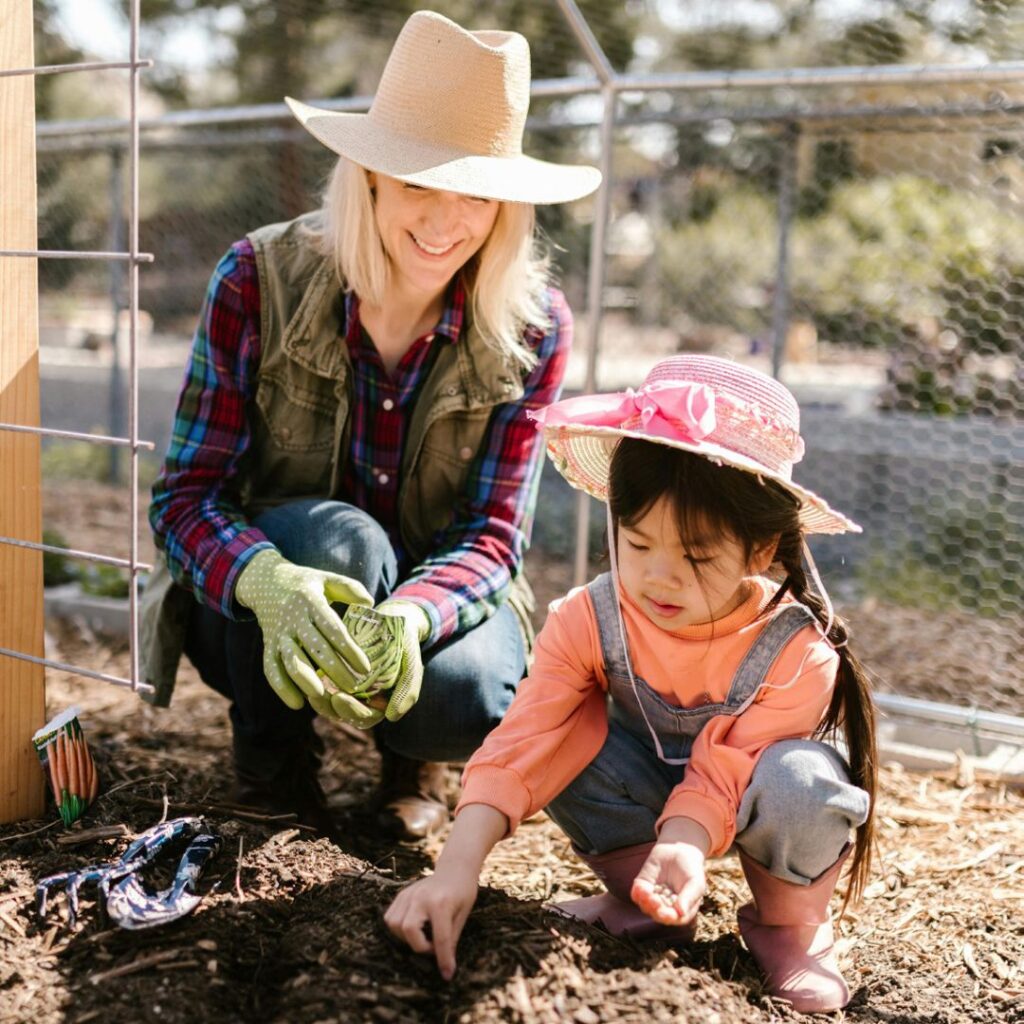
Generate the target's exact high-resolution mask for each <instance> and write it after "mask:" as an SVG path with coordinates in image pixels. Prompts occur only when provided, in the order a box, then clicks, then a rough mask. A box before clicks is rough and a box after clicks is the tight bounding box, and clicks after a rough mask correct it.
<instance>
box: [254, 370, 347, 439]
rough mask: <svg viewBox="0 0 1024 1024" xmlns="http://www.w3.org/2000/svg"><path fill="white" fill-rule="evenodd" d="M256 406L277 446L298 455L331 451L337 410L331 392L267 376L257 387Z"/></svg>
mask: <svg viewBox="0 0 1024 1024" xmlns="http://www.w3.org/2000/svg"><path fill="white" fill-rule="evenodd" d="M256 405H257V407H258V408H259V410H260V414H261V416H262V417H263V422H264V425H265V427H266V433H267V437H268V438H269V440H270V442H271V443H272V444H273V446H274V447H275V448H278V449H280V450H281V451H284V452H293V453H296V454H301V453H303V452H310V453H312V452H327V451H330V448H331V445H332V444H333V442H334V418H335V414H336V412H337V401H336V399H335V398H334V395H333V393H332V392H331V391H329V390H328V391H325V392H324V393H319V392H317V391H311V390H309V389H307V388H303V387H300V386H297V385H295V384H290V383H285V382H284V381H279V380H277V379H275V378H272V377H264V378H262V379H261V380H260V382H259V385H258V387H257V389H256Z"/></svg>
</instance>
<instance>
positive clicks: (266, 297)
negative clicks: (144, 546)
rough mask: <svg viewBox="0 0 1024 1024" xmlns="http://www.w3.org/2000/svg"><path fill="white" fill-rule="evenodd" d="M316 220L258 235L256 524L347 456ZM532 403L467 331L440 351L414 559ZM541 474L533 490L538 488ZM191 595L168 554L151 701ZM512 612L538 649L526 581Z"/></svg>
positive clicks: (331, 478)
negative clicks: (497, 434)
mask: <svg viewBox="0 0 1024 1024" xmlns="http://www.w3.org/2000/svg"><path fill="white" fill-rule="evenodd" d="M317 218H318V214H315V213H314V214H306V215H304V216H302V217H299V218H297V219H296V220H293V221H289V222H287V223H283V224H271V225H269V226H268V227H264V228H260V229H259V230H257V231H254V232H253V233H252V234H250V235H249V240H250V242H251V243H252V245H253V249H254V251H255V254H256V265H257V268H258V273H259V286H260V312H261V324H260V332H261V339H260V353H261V354H260V367H259V371H258V376H257V381H256V392H255V408H250V410H249V417H248V419H249V426H250V429H251V441H250V446H249V449H248V451H247V452H246V455H245V457H244V458H243V460H242V463H241V469H240V472H241V480H240V494H241V503H242V508H243V510H244V512H245V514H246V515H247V517H250V518H251V517H252V516H255V515H257V514H258V513H259V512H262V511H263V510H264V509H267V508H271V507H273V506H276V505H281V504H283V503H285V502H290V501H297V500H300V499H302V498H311V497H325V496H326V497H332V496H335V495H336V494H337V492H338V488H339V485H340V481H341V478H342V475H343V473H344V468H345V461H344V460H345V458H346V456H347V453H348V448H349V407H350V405H351V402H352V390H353V385H352V374H351V369H352V367H351V363H350V361H349V352H348V346H347V344H346V343H345V338H344V336H343V334H342V330H343V327H344V323H345V310H344V303H345V297H344V292H343V291H342V289H341V288H340V287H339V286H338V281H337V277H336V276H335V271H334V267H333V265H332V263H331V261H330V259H328V258H325V257H324V256H322V255H320V253H319V252H318V251H317V248H316V246H315V243H314V240H313V238H312V236H311V231H310V229H311V228H312V229H315V228H316V227H317V226H318V224H319V221H318V220H317ZM522 395H523V374H522V372H521V371H520V370H519V369H518V367H517V366H516V365H515V363H514V362H513V361H512V359H511V358H510V357H506V356H504V355H502V354H500V353H498V352H497V351H496V350H495V349H494V348H492V347H491V346H490V345H488V344H487V343H486V342H485V340H484V338H483V336H482V335H481V334H480V332H479V331H478V330H476V328H475V327H474V326H473V324H472V323H470V322H468V317H467V323H466V326H464V328H463V334H462V336H461V338H460V339H459V341H458V342H457V343H456V344H445V345H442V346H441V347H440V349H439V351H438V353H437V356H436V359H435V361H434V365H433V368H432V369H431V370H430V372H429V374H428V375H427V379H426V380H425V381H424V382H423V384H422V386H421V391H420V394H419V396H418V397H417V399H416V405H415V408H414V409H413V413H412V417H411V419H410V421H409V426H408V432H407V435H406V440H405V449H404V452H403V455H402V468H401V482H400V485H399V490H398V527H399V532H400V535H401V538H402V543H403V545H404V546H405V548H406V550H407V551H408V552H409V554H410V556H411V557H412V559H413V560H414V561H416V562H420V561H422V560H423V559H424V558H425V557H426V556H427V555H428V554H429V553H430V542H431V539H432V538H433V536H434V535H435V534H436V533H437V532H438V531H439V530H442V529H444V528H445V527H447V526H448V525H449V524H450V522H451V515H452V509H453V508H454V507H455V506H456V504H457V501H458V498H459V496H460V495H461V493H462V489H463V486H464V484H465V482H466V477H467V475H468V473H469V468H470V465H471V463H472V461H473V459H474V458H475V456H476V454H477V452H478V450H479V449H480V447H481V446H482V444H483V443H484V438H485V434H486V431H487V424H488V422H489V421H490V417H491V413H492V411H493V409H494V407H495V406H496V405H499V404H501V403H503V402H510V401H516V400H517V399H519V398H521V397H522ZM538 478H539V467H538V476H537V477H535V478H534V480H533V481H532V482H531V485H530V486H532V487H536V486H537V482H538ZM192 601H193V597H192V595H191V593H190V592H189V591H187V590H186V589H184V588H183V587H180V586H178V585H177V584H176V583H174V581H173V580H172V579H171V575H170V572H169V571H168V569H167V564H166V561H165V559H164V558H163V556H162V554H158V557H157V564H156V565H155V566H154V571H153V574H152V576H151V577H150V579H149V581H148V583H147V585H146V590H145V592H144V594H143V596H142V601H141V607H140V634H139V635H140V650H141V664H142V670H141V674H142V677H143V679H145V680H146V681H147V682H149V683H151V684H152V685H153V686H154V687H155V693H154V694H153V695H152V696H147V700H150V701H151V702H152V703H154V704H158V705H161V706H166V705H167V704H169V703H170V699H171V692H172V690H173V688H174V680H175V675H176V673H177V668H178V662H179V660H180V658H181V652H182V648H183V645H184V633H185V627H186V623H187V621H188V616H189V612H190V609H191V604H192ZM509 603H510V606H511V607H512V608H513V610H514V611H515V612H516V614H517V616H518V618H519V622H520V626H521V628H522V631H523V635H524V639H525V640H526V643H527V649H529V647H530V645H531V642H532V639H533V634H532V630H531V628H530V614H531V613H532V611H533V608H534V604H533V595H532V593H531V592H530V588H529V585H528V583H527V582H526V579H525V577H524V576H523V575H522V573H520V574H519V575H518V576H517V577H516V579H515V580H514V582H513V586H512V590H511V593H510V595H509Z"/></svg>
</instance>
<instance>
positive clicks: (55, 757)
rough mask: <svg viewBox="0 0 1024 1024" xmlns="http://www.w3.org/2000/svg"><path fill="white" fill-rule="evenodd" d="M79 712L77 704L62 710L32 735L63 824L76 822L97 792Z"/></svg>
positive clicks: (90, 757)
mask: <svg viewBox="0 0 1024 1024" xmlns="http://www.w3.org/2000/svg"><path fill="white" fill-rule="evenodd" d="M79 713H80V712H79V709H78V708H77V707H72V708H68V709H67V710H66V711H62V712H61V713H60V714H59V715H57V717H56V718H53V719H51V720H50V721H49V722H47V723H46V725H44V726H43V727H42V728H41V729H39V730H37V732H36V733H35V735H34V736H33V737H32V745H33V746H34V747H35V748H36V753H37V754H38V755H39V760H40V762H41V764H42V765H43V769H44V770H45V771H46V773H47V777H48V778H49V780H50V788H51V790H52V791H53V799H54V801H55V803H56V805H57V811H58V813H59V814H60V817H61V820H62V821H63V822H64V824H65V825H70V824H71V823H72V822H73V821H77V820H78V819H79V818H80V817H81V816H82V815H83V814H84V813H85V810H86V808H87V807H88V806H89V804H90V803H92V801H93V800H95V799H96V795H97V793H99V776H98V774H97V772H96V764H95V762H94V761H93V759H92V754H90V752H89V744H88V742H87V741H86V738H85V733H84V732H83V731H82V725H81V723H80V722H79V720H78V715H79Z"/></svg>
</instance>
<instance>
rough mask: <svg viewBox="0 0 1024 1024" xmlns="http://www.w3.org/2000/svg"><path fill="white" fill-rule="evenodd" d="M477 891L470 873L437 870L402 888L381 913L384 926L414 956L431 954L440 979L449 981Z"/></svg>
mask: <svg viewBox="0 0 1024 1024" xmlns="http://www.w3.org/2000/svg"><path fill="white" fill-rule="evenodd" d="M477 891H478V887H477V882H476V875H475V874H473V873H472V872H458V871H447V872H446V871H441V870H439V871H437V872H435V873H434V874H433V875H431V876H430V877H429V878H422V879H420V880H419V881H418V882H413V884H412V885H410V886H408V887H406V888H405V889H403V890H402V891H401V892H400V893H399V894H398V895H397V896H396V897H395V900H394V902H393V903H392V904H391V906H390V907H388V909H387V912H386V913H385V914H384V923H385V925H387V927H388V930H389V931H390V932H391V934H392V935H394V936H395V938H396V939H400V940H401V941H402V942H404V943H405V944H406V945H407V946H409V948H410V949H411V950H412V951H413V952H414V953H433V954H434V958H435V959H436V960H437V967H438V970H439V971H440V972H441V977H442V978H444V980H445V981H451V979H452V975H454V974H455V947H456V945H457V944H458V941H459V936H460V935H461V934H462V929H463V926H464V925H465V923H466V918H467V917H469V912H470V910H472V909H473V904H474V903H475V902H476V896H477Z"/></svg>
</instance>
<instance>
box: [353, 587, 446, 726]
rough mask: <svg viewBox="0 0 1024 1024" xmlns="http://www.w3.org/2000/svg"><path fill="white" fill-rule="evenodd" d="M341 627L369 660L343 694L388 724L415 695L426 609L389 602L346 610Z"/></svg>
mask: <svg viewBox="0 0 1024 1024" xmlns="http://www.w3.org/2000/svg"><path fill="white" fill-rule="evenodd" d="M345 626H346V628H347V629H348V631H349V634H350V635H351V637H352V639H353V640H354V641H355V642H356V643H357V644H359V646H360V647H361V648H362V650H363V653H364V654H365V655H366V657H367V658H368V659H369V662H370V671H369V673H368V674H367V675H366V676H365V677H364V678H363V679H362V680H361V681H360V685H359V688H358V690H356V691H349V692H350V693H352V694H353V695H354V696H358V697H360V698H362V699H363V700H365V701H367V702H368V703H369V705H370V706H371V707H373V708H375V709H376V710H378V711H381V712H382V713H383V717H385V718H387V720H388V721H389V722H396V721H398V719H399V718H401V717H402V715H404V714H405V713H406V712H407V711H408V710H409V709H410V708H411V707H412V706H413V704H415V703H416V701H417V699H418V698H419V695H420V687H421V685H422V683H423V658H422V655H421V653H420V643H421V641H422V640H424V639H425V638H426V636H427V634H428V633H429V632H430V620H429V619H428V618H427V613H426V612H425V611H424V610H423V609H422V608H421V607H420V606H419V605H417V604H413V603H412V602H411V601H401V600H395V601H390V600H389V601H383V602H382V603H381V604H379V605H378V606H377V607H376V608H375V609H372V610H371V609H366V608H350V609H349V610H348V611H347V612H346V613H345ZM353 724H354V723H353Z"/></svg>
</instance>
